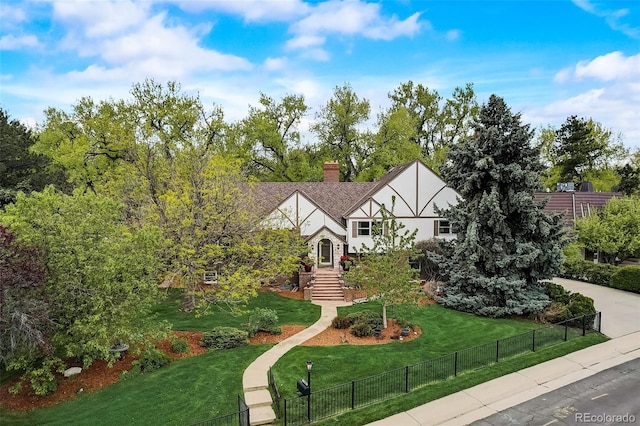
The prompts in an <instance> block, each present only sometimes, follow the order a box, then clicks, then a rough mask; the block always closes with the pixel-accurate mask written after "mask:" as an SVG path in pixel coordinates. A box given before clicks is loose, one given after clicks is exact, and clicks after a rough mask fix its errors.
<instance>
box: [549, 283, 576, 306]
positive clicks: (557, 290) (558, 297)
mask: <svg viewBox="0 0 640 426" xmlns="http://www.w3.org/2000/svg"><path fill="white" fill-rule="evenodd" d="M545 293H547V296H549V299H551V301H552V302H559V303H561V304H563V305H566V304H568V303H569V300H570V297H571V292H570V291H568V290H566V289H565V288H564V287H562V286H561V285H560V284H556V283H553V282H546V283H545Z"/></svg>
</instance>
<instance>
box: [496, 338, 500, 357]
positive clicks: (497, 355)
mask: <svg viewBox="0 0 640 426" xmlns="http://www.w3.org/2000/svg"><path fill="white" fill-rule="evenodd" d="M498 361H500V339H498V340H496V362H498Z"/></svg>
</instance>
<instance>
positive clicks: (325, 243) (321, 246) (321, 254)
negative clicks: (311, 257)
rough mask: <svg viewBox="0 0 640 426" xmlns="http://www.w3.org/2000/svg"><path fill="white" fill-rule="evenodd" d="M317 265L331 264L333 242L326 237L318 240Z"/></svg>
mask: <svg viewBox="0 0 640 426" xmlns="http://www.w3.org/2000/svg"><path fill="white" fill-rule="evenodd" d="M318 266H319V267H323V266H333V243H332V242H331V240H329V239H327V238H323V239H322V240H320V241H318Z"/></svg>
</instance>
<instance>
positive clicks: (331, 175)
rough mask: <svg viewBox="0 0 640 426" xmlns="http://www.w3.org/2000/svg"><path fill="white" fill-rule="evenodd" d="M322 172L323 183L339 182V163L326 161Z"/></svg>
mask: <svg viewBox="0 0 640 426" xmlns="http://www.w3.org/2000/svg"><path fill="white" fill-rule="evenodd" d="M323 170H324V181H325V182H340V163H338V162H337V161H327V162H326V163H324V167H323Z"/></svg>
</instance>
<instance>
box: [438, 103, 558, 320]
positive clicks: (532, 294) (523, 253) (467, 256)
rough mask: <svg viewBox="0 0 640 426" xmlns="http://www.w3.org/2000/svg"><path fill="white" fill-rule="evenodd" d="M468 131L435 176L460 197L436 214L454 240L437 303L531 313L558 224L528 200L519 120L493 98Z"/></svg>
mask: <svg viewBox="0 0 640 426" xmlns="http://www.w3.org/2000/svg"><path fill="white" fill-rule="evenodd" d="M474 130H475V134H474V135H473V136H472V137H469V138H467V139H464V140H463V141H461V142H460V143H458V144H456V145H453V146H452V148H451V150H450V152H449V161H448V162H447V163H446V164H445V165H444V166H443V167H442V169H441V170H442V172H443V175H444V178H445V180H446V181H447V182H448V184H449V185H451V186H453V187H454V188H455V189H456V190H457V191H458V192H459V193H460V195H461V196H462V199H460V200H459V202H458V204H457V205H456V206H450V207H449V208H448V209H444V210H442V211H441V212H440V213H441V214H442V215H443V216H444V217H447V218H448V219H449V220H450V221H451V223H452V226H453V229H454V231H455V232H456V233H457V239H456V242H455V248H454V254H453V256H452V258H451V259H450V262H449V265H448V269H449V271H450V279H449V281H448V283H447V286H446V293H445V295H444V297H443V298H442V303H443V304H444V305H445V306H449V307H452V308H455V309H458V310H462V311H468V312H474V313H477V314H480V315H485V316H492V317H500V316H505V315H523V314H533V313H538V312H540V311H542V310H543V309H544V308H545V306H546V305H547V304H548V303H549V300H548V298H547V297H546V296H545V294H544V290H543V288H542V287H541V286H540V284H539V281H540V280H542V279H546V278H551V277H553V276H554V274H555V273H556V272H557V271H558V268H559V267H560V264H561V263H562V252H561V248H560V238H561V235H562V223H561V221H560V217H559V216H557V215H554V216H549V215H547V214H546V213H544V212H543V210H542V206H541V205H539V204H538V203H536V202H535V201H534V199H533V194H534V191H536V190H538V189H539V185H540V184H539V178H540V172H541V171H542V169H543V166H542V164H541V162H540V152H539V150H538V149H537V148H535V147H533V146H532V144H531V139H532V132H531V131H530V130H529V126H528V125H523V124H521V121H520V114H512V113H511V111H510V109H509V108H508V107H507V105H506V104H505V102H504V100H503V99H501V98H499V97H497V96H495V95H493V96H491V97H490V99H489V101H488V103H487V104H486V105H483V107H482V108H481V110H480V116H479V119H478V120H477V122H476V123H474Z"/></svg>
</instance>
